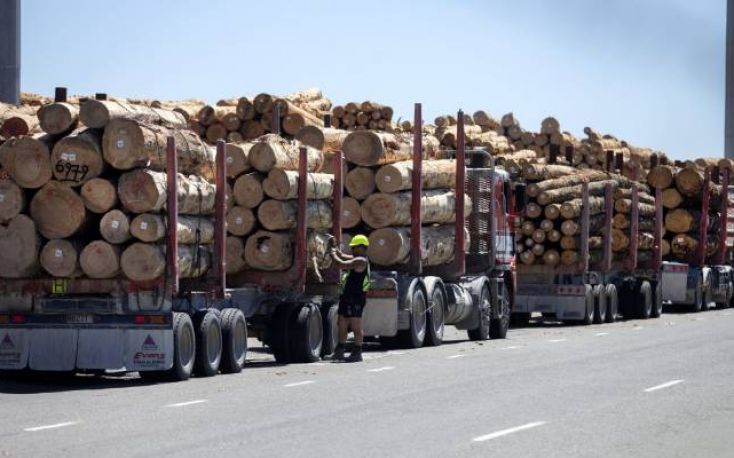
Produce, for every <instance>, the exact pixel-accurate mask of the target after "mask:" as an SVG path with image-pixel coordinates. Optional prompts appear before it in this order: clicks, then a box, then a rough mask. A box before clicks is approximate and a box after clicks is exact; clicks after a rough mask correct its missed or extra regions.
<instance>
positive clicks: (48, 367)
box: [28, 328, 79, 371]
mask: <svg viewBox="0 0 734 458" xmlns="http://www.w3.org/2000/svg"><path fill="white" fill-rule="evenodd" d="M78 341H79V331H78V330H77V329H74V328H32V329H30V336H29V347H30V354H29V356H28V367H29V368H30V369H32V370H34V371H73V370H74V368H75V367H76V354H77V343H78Z"/></svg>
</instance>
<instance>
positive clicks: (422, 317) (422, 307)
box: [413, 296, 426, 340]
mask: <svg viewBox="0 0 734 458" xmlns="http://www.w3.org/2000/svg"><path fill="white" fill-rule="evenodd" d="M416 297H418V296H416ZM413 322H414V323H415V334H416V336H417V337H418V340H422V339H423V338H424V337H425V335H426V303H425V300H423V299H422V298H421V300H419V301H414V303H413Z"/></svg>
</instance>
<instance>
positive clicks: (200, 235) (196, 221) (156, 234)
mask: <svg viewBox="0 0 734 458" xmlns="http://www.w3.org/2000/svg"><path fill="white" fill-rule="evenodd" d="M167 230H168V225H167V224H166V218H164V217H163V216H162V215H157V214H154V213H143V214H141V215H137V216H136V217H135V218H133V220H132V222H131V223H130V233H131V234H132V236H133V237H135V238H136V239H138V240H140V241H141V242H146V243H153V242H158V241H162V240H163V239H164V238H165V237H166V231H167ZM176 238H177V239H178V243H180V244H182V245H194V244H202V245H206V244H209V243H212V242H213V241H214V223H213V222H212V221H211V220H209V219H207V218H200V217H195V216H183V215H179V217H178V226H177V228H176Z"/></svg>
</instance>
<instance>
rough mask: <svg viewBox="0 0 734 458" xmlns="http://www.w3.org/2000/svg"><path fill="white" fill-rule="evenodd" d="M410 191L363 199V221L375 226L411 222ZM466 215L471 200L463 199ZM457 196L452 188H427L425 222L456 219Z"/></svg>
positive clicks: (422, 211) (378, 194)
mask: <svg viewBox="0 0 734 458" xmlns="http://www.w3.org/2000/svg"><path fill="white" fill-rule="evenodd" d="M410 202H411V193H410V192H399V193H394V194H386V193H377V194H372V195H371V196H369V197H368V198H367V199H366V200H365V201H364V202H362V220H363V221H364V222H365V223H366V224H367V225H368V226H370V227H372V228H373V229H378V228H382V227H387V226H403V225H407V224H410V221H411V215H410ZM464 203H465V205H464V215H465V217H468V216H469V214H470V213H471V199H469V196H465V198H464ZM455 210H456V195H455V193H454V192H453V191H448V192H447V191H442V190H433V191H426V192H424V193H423V195H422V197H421V215H422V222H423V223H424V224H433V223H438V224H445V223H451V222H454V221H455V219H456V211H455Z"/></svg>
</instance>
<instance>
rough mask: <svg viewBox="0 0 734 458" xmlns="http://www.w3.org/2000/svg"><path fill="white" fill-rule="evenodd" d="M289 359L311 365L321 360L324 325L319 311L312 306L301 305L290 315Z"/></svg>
mask: <svg viewBox="0 0 734 458" xmlns="http://www.w3.org/2000/svg"><path fill="white" fill-rule="evenodd" d="M289 328H290V329H289V330H290V336H289V337H290V338H289V341H290V347H291V358H292V360H293V362H296V363H313V362H316V361H318V360H319V359H320V358H321V347H322V346H323V344H324V323H323V320H322V318H321V311H320V310H319V308H318V307H316V306H315V305H314V304H302V305H301V306H300V307H297V308H296V309H295V310H294V312H293V315H291V322H290V326H289Z"/></svg>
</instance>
